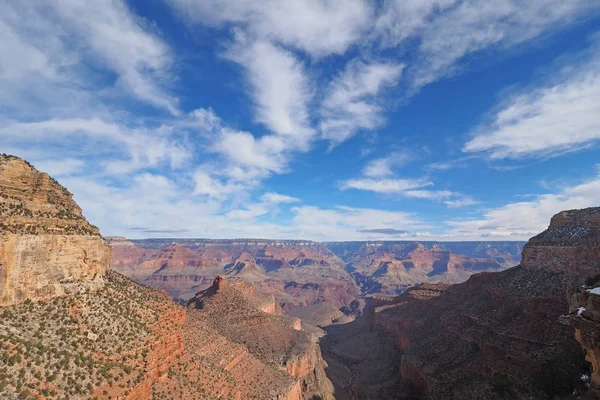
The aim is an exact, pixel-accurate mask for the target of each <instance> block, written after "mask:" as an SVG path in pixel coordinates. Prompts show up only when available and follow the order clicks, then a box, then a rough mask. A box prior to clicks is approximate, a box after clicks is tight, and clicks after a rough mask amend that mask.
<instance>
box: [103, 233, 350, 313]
mask: <svg viewBox="0 0 600 400" xmlns="http://www.w3.org/2000/svg"><path fill="white" fill-rule="evenodd" d="M108 242H109V244H110V245H111V247H112V249H113V257H112V261H111V263H112V265H111V267H112V269H114V270H116V271H118V272H120V273H123V274H125V275H126V276H129V277H130V278H131V279H133V280H135V281H136V282H139V283H143V284H145V285H150V286H153V287H156V288H160V289H164V290H166V291H167V292H169V294H170V295H171V296H172V297H173V298H175V299H177V301H179V302H181V303H184V302H185V301H187V300H189V299H190V298H192V297H193V296H194V295H195V293H196V292H198V291H200V290H203V289H206V288H208V287H209V286H210V285H211V284H212V281H213V280H214V279H215V277H216V276H217V275H219V274H220V275H224V276H227V278H228V279H229V280H230V281H232V282H233V281H238V282H246V283H249V284H251V285H252V287H253V288H254V289H255V290H256V292H257V293H261V294H263V295H266V296H270V297H271V298H274V299H275V300H276V303H277V304H278V305H277V306H276V307H275V305H269V307H270V308H271V309H272V310H274V309H275V308H279V307H281V309H282V310H283V311H284V312H289V311H290V310H293V309H294V308H296V307H303V306H311V305H315V304H322V303H327V304H330V305H331V306H333V307H334V308H335V309H337V310H340V309H344V310H346V309H349V308H350V305H351V304H352V302H353V301H355V300H357V298H359V296H360V290H359V288H358V286H357V285H356V283H355V282H354V280H353V278H352V277H351V276H350V274H348V273H347V272H346V271H345V269H344V262H343V261H342V260H340V259H339V258H338V257H337V256H335V255H334V254H333V253H332V252H331V251H329V250H328V249H327V248H326V247H324V246H322V245H320V244H319V243H316V242H310V241H299V240H296V241H294V240H288V241H271V240H253V239H248V240H245V239H244V240H242V239H239V240H208V239H204V240H203V239H145V240H127V239H125V238H120V237H115V238H109V239H108ZM317 312H318V311H317ZM327 315H329V314H327ZM326 323H331V321H326Z"/></svg>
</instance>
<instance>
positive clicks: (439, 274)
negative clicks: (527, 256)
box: [326, 242, 522, 295]
mask: <svg viewBox="0 0 600 400" xmlns="http://www.w3.org/2000/svg"><path fill="white" fill-rule="evenodd" d="M326 245H327V246H328V247H329V248H330V249H331V250H332V251H333V252H334V253H335V254H336V255H338V256H339V257H341V258H342V259H343V260H344V261H345V262H346V263H347V265H348V270H349V271H351V272H352V275H353V276H354V278H355V279H356V281H357V282H359V284H360V285H361V289H362V290H363V292H364V293H368V294H370V293H382V294H388V295H396V294H400V293H402V292H403V291H405V290H406V289H407V288H409V287H412V286H415V285H417V284H420V283H428V282H429V283H433V282H443V283H460V282H464V281H466V280H467V279H468V278H469V276H471V275H472V274H474V273H477V272H483V271H501V270H504V269H506V268H508V267H512V266H514V265H516V264H517V263H518V260H519V259H520V251H521V248H522V244H521V243H520V242H499V243H493V242H487V243H486V242H472V243H466V242H457V243H452V242H448V243H437V242H423V243H421V242H333V243H326Z"/></svg>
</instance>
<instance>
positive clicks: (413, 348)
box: [324, 208, 600, 399]
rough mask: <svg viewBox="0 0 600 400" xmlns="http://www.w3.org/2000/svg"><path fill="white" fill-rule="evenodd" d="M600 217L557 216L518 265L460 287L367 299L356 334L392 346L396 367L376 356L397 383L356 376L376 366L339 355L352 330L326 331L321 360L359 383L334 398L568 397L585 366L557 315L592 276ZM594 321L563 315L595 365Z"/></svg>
mask: <svg viewBox="0 0 600 400" xmlns="http://www.w3.org/2000/svg"><path fill="white" fill-rule="evenodd" d="M598 215H600V209H598V208H595V209H587V210H573V211H567V212H562V213H560V214H557V215H556V216H555V217H554V218H553V219H552V222H551V224H550V226H549V228H548V230H546V231H544V232H543V233H542V234H540V235H538V236H536V237H534V238H532V239H531V241H530V242H529V243H528V244H527V245H526V246H525V249H524V252H523V263H522V265H519V266H517V267H514V268H510V269H508V270H506V271H502V272H495V273H479V274H475V275H473V276H471V277H470V278H469V280H468V281H466V282H464V283H461V284H455V285H439V284H437V285H421V286H418V287H415V288H411V289H409V290H408V291H406V293H404V294H402V295H401V296H398V297H396V298H373V299H372V300H371V306H372V307H371V308H370V309H369V313H368V315H367V316H364V317H362V318H363V319H365V320H366V321H369V324H368V329H367V328H364V327H363V328H362V329H363V331H365V330H366V331H368V332H371V333H370V334H371V335H373V338H372V340H371V343H372V342H376V343H380V345H381V346H388V347H387V348H388V351H386V352H385V353H387V354H389V353H390V352H391V351H392V350H391V349H390V347H389V344H387V345H386V343H389V340H390V339H389V338H390V337H391V338H392V340H393V341H394V348H395V349H397V351H399V355H398V356H397V357H396V358H395V362H392V361H390V360H389V359H387V358H386V356H384V355H382V356H381V358H380V359H379V360H380V361H381V364H385V363H387V365H388V367H387V369H386V370H385V371H384V372H383V373H382V376H389V373H390V371H398V375H397V376H398V377H399V379H398V380H397V381H396V386H394V384H392V383H390V382H389V381H388V382H383V381H379V382H378V380H377V379H376V378H374V377H373V378H368V377H367V376H366V375H365V373H364V371H361V369H360V367H359V366H360V365H361V364H362V363H365V362H371V363H375V361H374V360H372V359H371V361H368V360H369V359H370V358H372V357H373V354H375V352H370V353H369V354H368V355H364V356H362V357H361V356H358V359H352V357H351V353H349V352H348V351H347V350H346V349H348V348H350V347H351V346H350V344H351V343H352V340H355V338H356V336H357V335H358V334H361V331H357V330H354V331H353V330H352V329H353V328H352V324H349V325H347V326H338V327H335V329H333V328H330V329H328V331H329V335H328V337H327V338H326V343H328V345H329V347H328V348H327V350H326V351H324V353H325V356H326V357H325V358H326V360H328V362H329V363H330V364H333V362H332V361H331V358H332V356H331V354H332V353H333V358H334V359H335V358H336V357H337V358H338V359H339V360H341V363H342V364H343V365H345V366H346V367H347V368H349V370H350V372H351V374H355V375H356V376H357V378H356V379H355V380H354V382H358V383H360V385H359V386H358V387H354V388H352V387H350V385H348V384H346V386H348V387H350V390H348V389H342V393H344V391H345V392H350V396H349V397H348V398H361V397H360V394H361V393H362V394H365V395H366V396H367V398H369V395H371V396H372V394H373V393H380V394H381V395H380V398H406V399H442V398H443V399H553V398H557V399H567V398H573V397H572V396H573V394H574V393H583V392H585V391H586V385H585V382H584V381H582V379H581V377H582V376H584V375H585V374H586V373H589V372H588V371H589V364H588V363H586V362H585V360H584V353H583V351H582V350H581V346H579V344H578V343H577V341H576V340H575V335H574V332H573V329H572V328H571V327H569V326H565V325H563V324H560V323H559V318H560V316H561V315H563V314H565V313H568V312H569V304H568V299H569V296H570V294H571V293H572V292H573V291H574V290H577V287H580V285H581V284H582V283H583V281H584V279H585V278H586V277H587V276H590V275H592V276H593V275H598V274H600V264H599V261H598V251H599V246H600V241H599V239H600V234H599V233H600V231H599V230H598ZM590 301H591V300H589V299H588V300H586V302H587V303H586V304H588V307H590ZM574 309H575V308H574V307H571V310H572V311H573V310H574ZM575 310H576V309H575ZM575 313H576V311H575ZM593 315H594V314H593V313H591V312H589V313H585V312H584V313H583V314H582V315H581V316H573V317H571V318H575V325H574V326H575V327H576V328H577V329H578V332H579V333H578V334H577V339H578V340H580V341H582V343H583V344H584V347H585V349H586V351H587V354H588V360H590V361H591V362H592V365H595V364H597V357H596V355H595V354H596V351H597V345H596V342H597V339H596V336H595V333H592V332H596V326H595V325H594V324H595V323H594V322H590V321H591V320H592V319H593V318H592V317H593ZM585 318H588V321H585V320H584V319H585ZM359 321H360V320H359ZM357 322H358V321H357ZM379 329H382V331H379ZM337 330H339V332H338V331H337ZM386 360H387V361H386ZM594 376H595V375H594ZM338 382H339V381H336V379H335V378H334V383H336V384H337V383H338ZM342 382H343V380H342ZM353 385H354V383H353ZM378 391H379V392H378ZM356 393H358V394H359V395H358V396H356ZM346 394H347V393H346Z"/></svg>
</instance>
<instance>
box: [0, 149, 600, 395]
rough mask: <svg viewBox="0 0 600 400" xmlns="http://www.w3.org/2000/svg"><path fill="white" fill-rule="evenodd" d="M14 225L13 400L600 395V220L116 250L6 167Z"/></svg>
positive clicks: (1, 384)
mask: <svg viewBox="0 0 600 400" xmlns="http://www.w3.org/2000/svg"><path fill="white" fill-rule="evenodd" d="M0 224H1V225H0V301H1V303H0V397H1V398H7V399H13V398H14V399H19V398H23V399H27V398H37V399H50V398H56V399H65V398H72V399H87V398H95V399H111V398H122V399H150V398H153V399H171V398H184V399H189V398H194V399H195V398H199V399H215V398H222V399H236V400H242V399H282V400H300V399H311V400H316V399H340V400H344V399H350V400H357V399H392V398H399V399H457V400H458V399H466V400H470V399H473V400H474V399H523V400H525V399H540V400H541V399H564V400H566V399H577V398H587V399H595V398H599V396H600V357H599V354H600V337H599V336H598V332H600V208H588V209H583V210H568V211H563V212H560V213H558V214H556V215H555V216H554V217H553V218H552V219H551V221H550V225H549V226H548V229H546V230H545V231H544V232H542V233H540V234H539V235H537V236H535V237H533V238H531V240H529V241H528V242H527V243H522V242H414V241H413V242H408V241H407V242H385V241H382V242H378V241H372V242H371V241H367V242H328V243H316V242H311V241H301V240H262V239H235V240H211V239H144V240H129V239H126V238H123V237H109V238H107V239H106V240H105V239H104V238H103V237H102V236H101V235H100V234H99V231H98V229H97V228H96V227H94V226H93V225H91V224H89V222H88V221H87V220H86V219H85V217H84V216H83V213H82V210H81V209H80V208H79V207H78V206H77V204H75V202H74V201H73V198H72V195H71V194H70V193H69V192H68V190H67V189H65V188H63V187H62V186H61V185H60V184H59V183H58V182H56V181H55V180H53V179H52V178H50V177H49V176H48V175H47V174H44V173H42V172H40V171H37V170H36V169H35V168H34V167H33V166H31V165H30V164H28V163H27V162H25V161H23V160H21V159H18V158H16V157H11V156H4V155H2V156H0ZM521 254H522V256H521ZM142 284H143V285H142Z"/></svg>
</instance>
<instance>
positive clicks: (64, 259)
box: [0, 155, 111, 305]
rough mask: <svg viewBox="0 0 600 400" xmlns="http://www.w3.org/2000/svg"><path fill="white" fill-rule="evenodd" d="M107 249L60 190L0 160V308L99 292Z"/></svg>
mask: <svg viewBox="0 0 600 400" xmlns="http://www.w3.org/2000/svg"><path fill="white" fill-rule="evenodd" d="M110 254H111V253H110V248H109V247H108V246H107V245H106V244H105V243H104V240H103V239H102V237H101V236H100V235H99V233H98V229H97V228H96V227H94V226H92V225H90V224H89V223H88V222H87V221H86V220H85V218H84V217H83V215H82V212H81V209H80V208H79V206H77V204H75V202H74V201H73V199H72V195H71V193H69V192H68V191H67V190H66V189H65V188H64V187H62V186H60V185H59V184H58V183H57V182H56V181H55V180H53V179H52V178H50V177H49V176H48V175H47V174H45V173H42V172H39V171H37V170H36V169H35V168H33V167H32V166H31V165H30V164H28V163H27V162H25V161H23V160H21V159H19V158H16V157H11V156H4V155H2V156H0V305H9V304H14V303H18V302H23V301H25V300H27V299H29V300H39V299H49V298H52V297H55V296H62V295H65V294H69V293H73V292H74V291H76V290H86V289H94V290H95V289H97V288H99V287H101V286H102V283H103V279H102V277H103V275H104V273H105V272H106V270H107V266H108V265H109V261H110V258H111V255H110Z"/></svg>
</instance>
